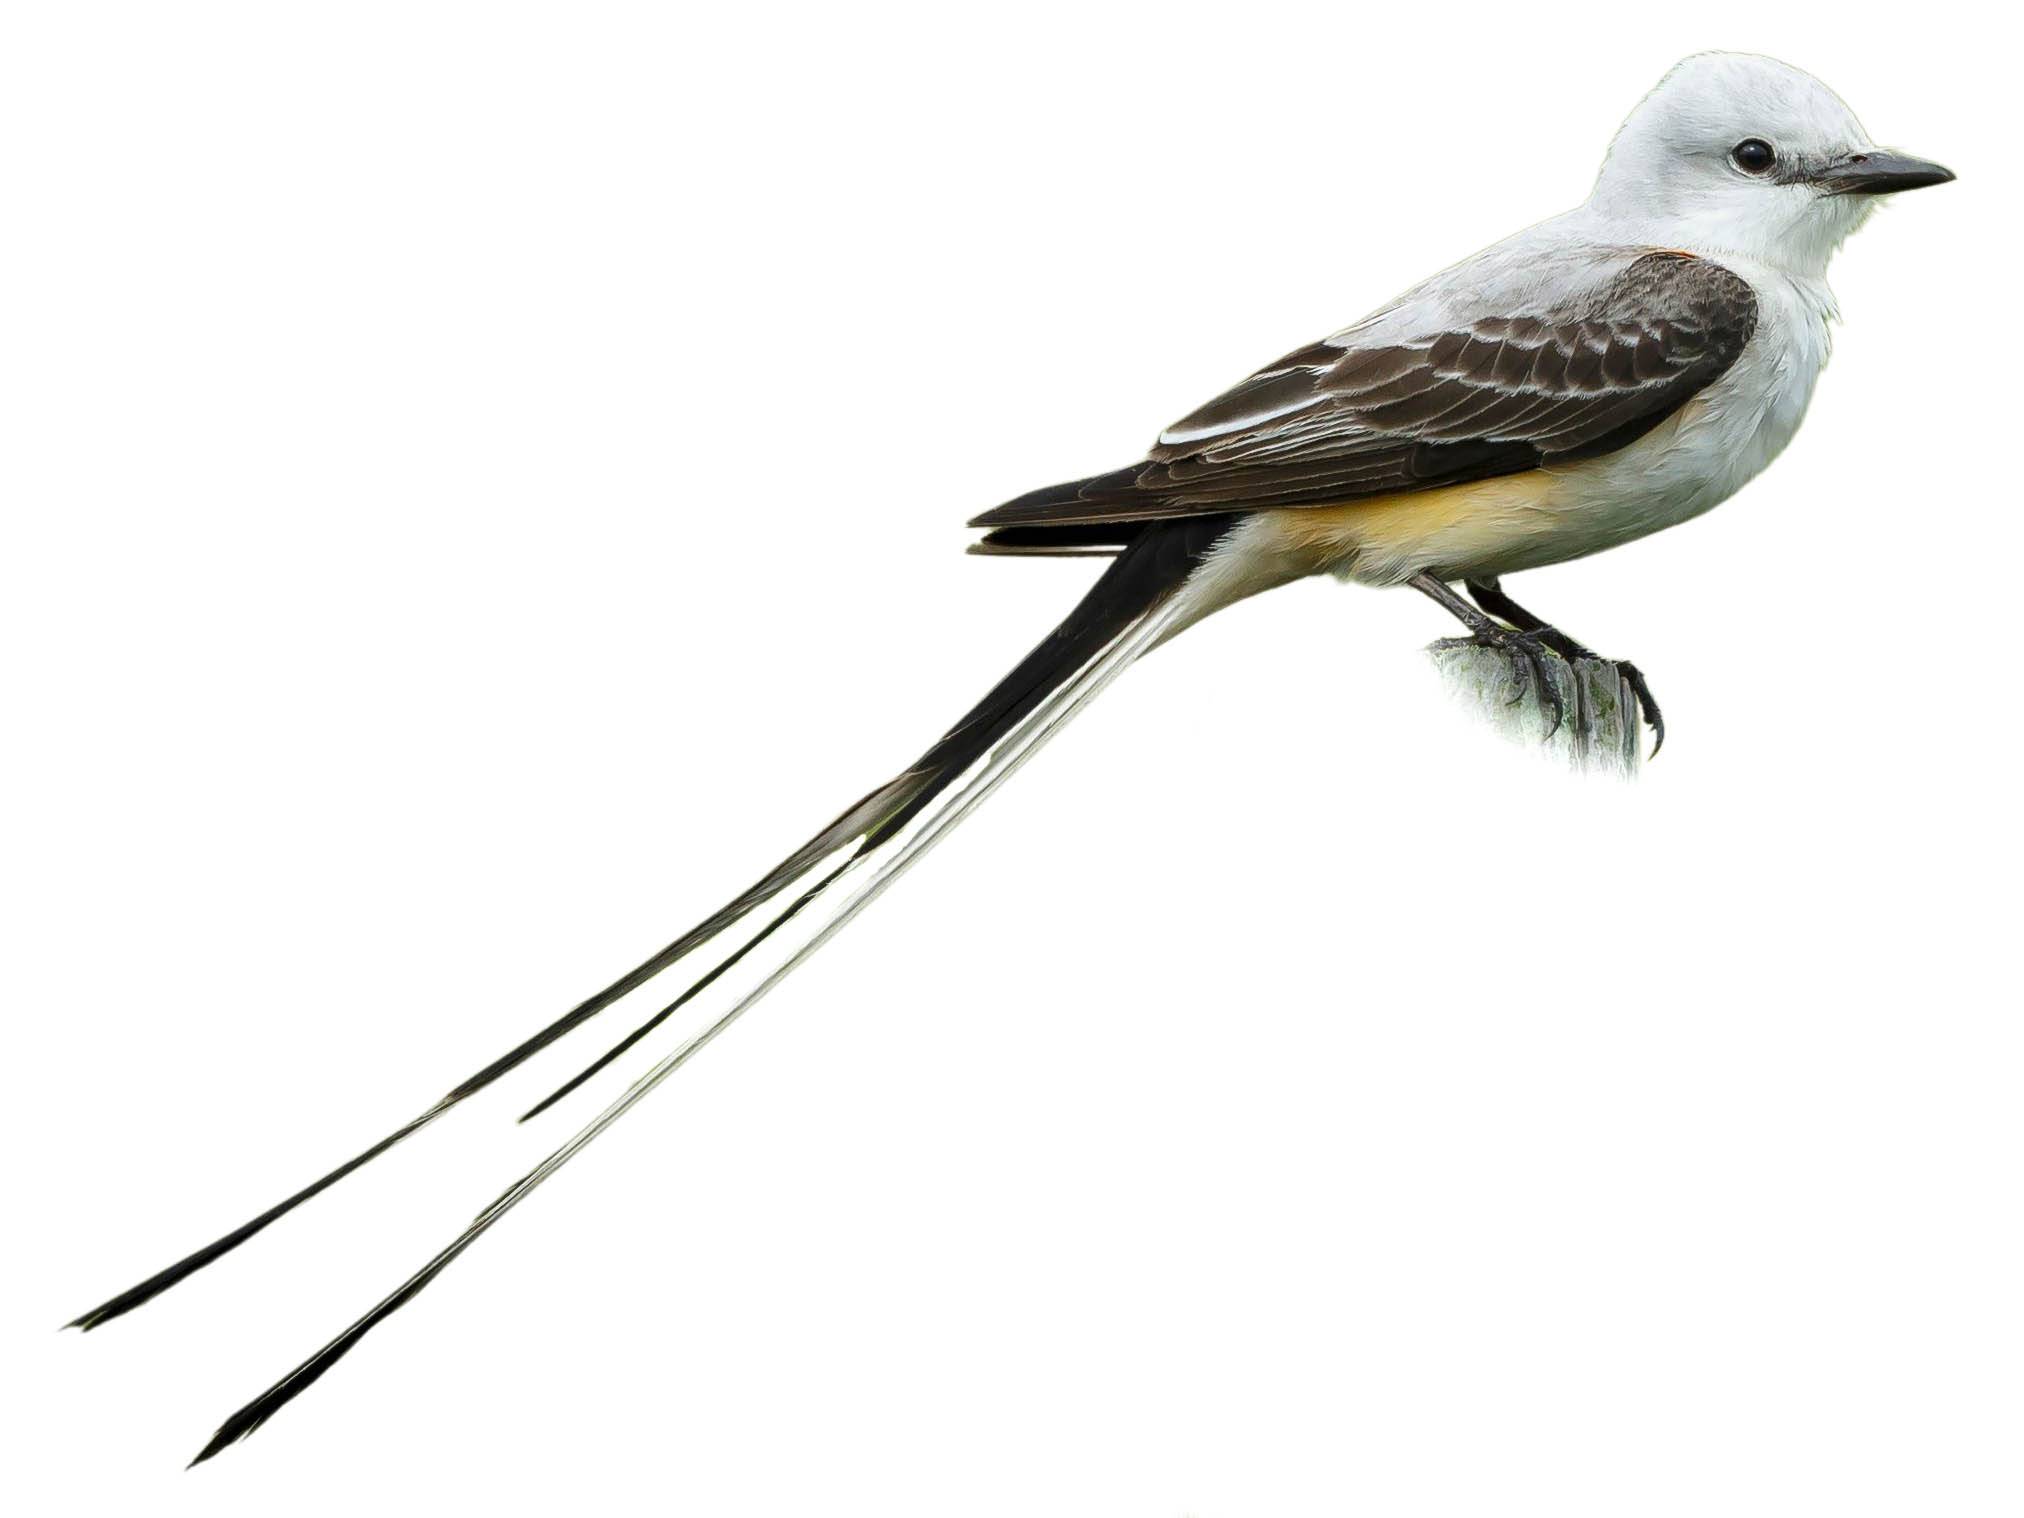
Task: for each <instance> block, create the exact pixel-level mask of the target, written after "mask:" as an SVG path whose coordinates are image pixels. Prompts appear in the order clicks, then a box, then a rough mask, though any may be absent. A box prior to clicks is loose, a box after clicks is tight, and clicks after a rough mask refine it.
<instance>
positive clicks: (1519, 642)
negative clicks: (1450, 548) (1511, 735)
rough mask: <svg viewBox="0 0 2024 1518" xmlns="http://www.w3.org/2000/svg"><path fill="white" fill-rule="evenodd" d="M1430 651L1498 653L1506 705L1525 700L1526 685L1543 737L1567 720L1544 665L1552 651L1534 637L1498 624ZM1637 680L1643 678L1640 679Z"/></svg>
mask: <svg viewBox="0 0 2024 1518" xmlns="http://www.w3.org/2000/svg"><path fill="white" fill-rule="evenodd" d="M1433 647H1434V648H1435V649H1436V650H1437V651H1438V650H1446V649H1451V648H1488V649H1494V650H1495V651H1496V652H1498V653H1501V654H1503V655H1504V657H1505V658H1506V659H1507V660H1509V661H1510V666H1511V684H1512V687H1513V689H1512V693H1511V698H1510V700H1509V702H1508V703H1507V704H1508V705H1511V706H1516V705H1518V704H1519V703H1520V702H1521V701H1523V700H1524V699H1525V689H1526V686H1527V685H1528V684H1529V685H1530V686H1531V688H1532V692H1533V694H1534V695H1536V696H1537V697H1538V698H1539V703H1540V705H1541V706H1542V707H1544V708H1545V710H1546V712H1547V713H1548V715H1549V718H1550V721H1549V724H1548V726H1547V729H1546V736H1547V738H1548V739H1551V738H1552V737H1553V735H1554V734H1556V733H1558V732H1559V731H1560V724H1561V723H1562V722H1564V721H1565V720H1566V718H1567V703H1566V701H1565V700H1564V699H1563V698H1562V697H1561V694H1560V682H1559V681H1558V680H1556V679H1555V678H1554V676H1553V670H1552V668H1551V667H1550V666H1549V665H1548V663H1547V661H1548V660H1549V659H1552V658H1553V657H1554V653H1553V650H1552V649H1551V648H1549V647H1548V646H1547V644H1546V643H1545V642H1544V641H1543V640H1541V639H1540V638H1539V637H1537V636H1536V635H1535V634H1532V633H1528V632H1520V631H1518V630H1517V629H1516V628H1513V627H1505V626H1502V625H1501V624H1500V625H1498V626H1496V627H1493V628H1487V629H1484V630H1482V631H1480V632H1473V633H1471V634H1469V636H1468V637H1466V638H1442V639H1440V640H1439V641H1438V642H1436V643H1435V644H1434V645H1433ZM1639 678H1640V679H1642V678H1643V677H1642V676H1640V677H1639Z"/></svg>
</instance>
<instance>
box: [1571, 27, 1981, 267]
mask: <svg viewBox="0 0 2024 1518" xmlns="http://www.w3.org/2000/svg"><path fill="white" fill-rule="evenodd" d="M1953 177H1954V176H1953V174H1952V173H1950V172H1949V171H1948V170H1946V169H1943V168H1941V167H1940V166H1939V165H1938V164H1936V163H1928V162H1927V161H1925V160H1924V159H1920V158H1913V157H1910V156H1908V155H1906V154H1903V153H1897V152H1893V151H1891V150H1889V149H1885V148H1879V147H1877V146H1876V144H1875V143H1873V142H1871V141H1870V138H1869V134H1868V133H1867V132H1865V131H1864V130H1863V129H1862V123H1861V122H1859V121H1857V120H1856V119H1855V113H1854V112H1853V111H1851V110H1849V108H1848V107H1847V106H1846V105H1844V104H1843V103H1842V101H1841V97H1840V96H1838V95H1836V94H1835V93H1834V91H1832V90H1830V89H1829V88H1828V87H1827V86H1826V85H1824V84H1822V83H1821V82H1820V81H1819V80H1818V79H1815V78H1814V77H1813V76H1812V75H1811V74H1808V73H1804V72H1802V71H1801V70H1799V69H1796V68H1793V67H1791V66H1790V65H1789V64H1784V63H1780V62H1778V61H1777V60H1776V59H1774V58H1761V57H1758V56H1756V55H1755V54H1751V53H1697V54H1695V55H1694V56H1693V57H1691V58H1688V59H1685V60H1684V61H1682V62H1681V63H1679V64H1677V65H1675V66H1674V67H1673V69H1672V71H1671V72H1670V73H1668V74H1667V75H1666V76H1665V78H1663V79H1661V80H1660V81H1659V83H1658V87H1657V88H1655V89H1654V90H1653V91H1652V92H1651V93H1650V94H1649V95H1647V96H1645V98H1644V99H1643V100H1642V101H1640V102H1639V103H1638V107H1637V109H1636V110H1634V111H1632V112H1631V114H1630V117H1629V119H1628V120H1626V121H1625V122H1624V124H1623V126H1622V128H1621V129H1620V130H1619V131H1618V132H1617V135H1616V140H1615V141H1614V142H1613V143H1611V144H1610V149H1609V156H1608V157H1606V158H1605V159H1604V160H1603V164H1602V172H1601V174H1600V175H1598V176H1597V178H1596V182H1595V190H1594V192H1593V193H1592V194H1591V195H1590V196H1589V207H1590V209H1591V210H1593V211H1594V212H1596V213H1598V214H1599V215H1600V216H1601V217H1602V218H1603V219H1604V220H1605V222H1606V223H1607V224H1608V225H1609V226H1611V227H1612V228H1616V229H1620V230H1621V231H1622V232H1624V233H1625V234H1626V235H1628V236H1631V237H1635V238H1637V239H1638V240H1642V241H1649V242H1655V243H1662V244H1666V245H1669V246H1675V247H1683V248H1685V249H1687V250H1689V251H1692V252H1709V253H1716V254H1719V253H1724V252H1727V253H1740V254H1743V255H1746V256H1748V257H1751V258H1756V259H1759V260H1761V261H1762V262H1764V263H1768V264H1771V265H1773V266H1775V267H1778V268H1782V269H1785V270H1788V271H1790V272H1792V273H1795V274H1801V275H1809V276H1818V275H1820V274H1822V273H1824V272H1825V271H1826V268H1827V261H1828V259H1829V258H1831V257H1832V256H1833V254H1834V250H1835V249H1836V248H1838V247H1839V246H1840V245H1841V242H1842V240H1843V239H1844V238H1846V237H1847V236H1848V234H1849V233H1851V232H1853V231H1854V230H1855V229H1856V228H1857V227H1859V226H1861V225H1862V223H1863V222H1864V221H1865V220H1867V219H1868V217H1869V214H1870V212H1871V211H1872V210H1874V209H1875V206H1876V203H1877V200H1878V199H1879V197H1881V196H1884V195H1889V194H1893V193H1895V192H1897V191H1900V190H1914V189H1918V188H1919V187H1920V186H1922V185H1934V184H1945V183H1946V182H1947V181H1948V180H1950V179H1952V178H1953Z"/></svg>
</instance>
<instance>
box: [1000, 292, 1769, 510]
mask: <svg viewBox="0 0 2024 1518" xmlns="http://www.w3.org/2000/svg"><path fill="white" fill-rule="evenodd" d="M1570 304H1571V305H1572V309H1568V310H1565V311H1557V312H1552V313H1548V314H1545V315H1536V316H1512V317H1495V316H1492V317H1479V318H1477V319H1476V320H1473V321H1470V322H1467V323H1457V324H1455V326H1454V328H1453V329H1452V330H1447V331H1437V332H1430V333H1426V334H1424V335H1420V336H1414V337H1411V338H1407V339H1403V340H1394V341H1386V342H1378V343H1359V342H1357V341H1356V340H1355V333H1356V330H1357V329H1352V330H1351V332H1349V333H1344V334H1341V335H1339V336H1338V337H1336V338H1331V339H1329V340H1328V341H1326V342H1321V343H1315V344H1313V345H1311V346H1309V347H1307V348H1302V349H1297V350H1295V351H1294V352H1292V353H1289V354H1287V355H1286V357H1284V358H1282V359H1280V360H1279V361H1278V362H1276V363H1274V364H1270V365H1267V366H1266V367H1265V368H1263V369H1261V370H1259V371H1258V372H1257V373H1256V374H1254V375H1252V376H1251V377H1250V378H1249V379H1246V380H1244V381H1243V382H1242V383H1241V384H1238V385H1236V386H1234V387H1232V388H1231V389H1229V390H1227V391H1225V392H1224V393H1223V394H1222V395H1220V396H1218V397H1217V398H1216V399H1215V400H1212V401H1210V402H1209V403H1208V404H1207V405H1206V406H1203V407H1201V408H1200V409H1198V410H1196V411H1194V412H1192V413H1190V414H1189V415H1188V416H1186V417H1183V418H1182V419H1181V420H1180V421H1178V422H1176V423H1175V424H1174V425H1173V426H1171V427H1169V428H1168V429H1167V430H1166V431H1165V432H1163V433H1162V434H1161V435H1160V439H1159V442H1158V443H1157V444H1155V445H1154V447H1153V448H1152V450H1151V451H1150V452H1149V453H1148V454H1147V456H1146V458H1145V460H1144V461H1143V462H1142V463H1140V464H1137V465H1134V466H1132V467H1131V468H1129V469H1121V470H1116V471H1113V472H1112V473H1110V474H1106V475H1097V476H1094V477H1092V478H1090V479H1087V480H1076V481H1071V482H1069V483H1068V484H1065V485H1057V486H1051V487H1049V488H1048V489H1045V490H1037V491H1034V492H1032V493H1031V494H1029V495H1025V496H1021V497H1019V498H1018V499H1017V500H1014V501H1009V502H1007V503H1006V504H1005V505H1003V506H1000V507H998V508H997V509H995V510H993V511H989V512H986V513H985V514H984V515H982V516H980V517H978V518H976V520H975V521H974V522H972V523H971V525H972V526H974V527H986V528H1014V527H1017V528H1029V529H1030V528H1034V527H1045V526H1050V525H1060V526H1067V525H1086V524H1090V523H1132V522H1140V521H1149V520H1154V519H1158V518H1166V517H1182V516H1195V515H1202V514H1207V513H1212V512H1225V511H1233V510H1254V509H1259V508H1264V507H1281V506H1307V505H1322V504H1329V505H1333V504H1338V503H1341V502H1344V501H1349V500H1354V499H1356V498H1358V497H1361V496H1373V495H1382V494H1389V493H1392V492H1396V491H1400V490H1423V489H1431V488H1434V487H1436V486H1441V485H1449V484H1458V483H1461V482H1464V481H1468V480H1476V479H1484V478H1488V477H1490V476H1492V475H1499V474H1512V473H1516V472H1519V471H1521V470H1525V469H1533V468H1537V467H1539V466H1540V465H1542V464H1548V463H1554V462H1562V461H1571V460H1574V459H1579V458H1586V457H1592V456H1594V455H1596V454H1600V453H1607V452H1610V451H1612V450H1614V449H1616V448H1620V447H1622V446H1624V445H1625V444H1626V443H1629V442H1631V441H1633V440H1634V439H1636V438H1637V437H1640V436H1642V435H1643V434H1644V433H1645V432H1647V431H1649V430H1650V429H1651V428H1653V427H1655V426H1657V425H1658V424H1659V423H1660V422H1661V421H1663V420H1664V419H1665V418H1666V417H1667V416H1669V415H1671V414H1672V413H1673V412H1674V411H1676V410H1677V409H1678V408H1679V407H1680V406H1682V405H1684V404H1685V403H1686V402H1687V401H1688V400H1689V399H1691V398H1692V397H1693V396H1694V395H1695V394H1697V393H1698V392H1699V391H1700V390H1702V389H1703V388H1705V387H1706V386H1707V385H1708V384H1709V383H1711V382H1712V381H1713V380H1715V379H1716V378H1717V377H1718V376H1719V375H1721V374H1722V372H1723V371H1724V370H1726V369H1727V368H1728V367H1729V366H1730V365H1731V364H1733V363H1734V362H1735V361H1736V358H1737V357H1738V355H1740V354H1741V353H1742V351H1743V349H1744V347H1745V345H1747V344H1748V342H1749V340H1750V335H1751V333H1752V332H1753V331H1754V330H1755V327H1756V320H1757V302H1756V297H1755V296H1754V295H1753V294H1752V292H1751V290H1750V287H1749V285H1748V284H1746V283H1745V282H1744V281H1743V280H1742V279H1741V278H1739V277H1738V276H1737V275H1736V274H1734V273H1732V272H1731V271H1730V270H1728V269H1725V268H1723V267H1722V266H1721V265H1719V264H1716V263H1713V262H1710V261H1709V260H1706V259H1702V258H1698V257H1695V256H1693V255H1691V254H1686V253H1674V252H1651V253H1646V254H1643V255H1642V256H1639V257H1637V258H1635V259H1633V260H1632V261H1631V262H1630V263H1629V264H1628V265H1626V266H1625V267H1623V268H1622V269H1621V270H1620V271H1619V272H1618V273H1617V274H1616V275H1615V277H1614V278H1612V279H1611V280H1609V281H1608V282H1607V284H1606V285H1604V286H1603V287H1602V288H1600V289H1599V290H1597V291H1596V292H1595V293H1594V295H1593V296H1592V297H1590V298H1589V299H1587V300H1585V301H1582V302H1580V303H1578V304H1576V303H1570Z"/></svg>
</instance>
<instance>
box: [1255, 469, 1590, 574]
mask: <svg viewBox="0 0 2024 1518" xmlns="http://www.w3.org/2000/svg"><path fill="white" fill-rule="evenodd" d="M1557 483H1558V480H1557V478H1556V477H1555V476H1554V475H1552V474H1549V473H1547V472H1546V471H1545V470H1540V469H1530V470H1527V471H1526V472H1525V473H1523V474H1507V475H1500V476H1498V477H1497V478H1496V479H1491V480H1474V481H1471V482H1470V483H1468V484H1466V485H1444V486H1441V487H1440V488H1439V489H1436V490H1414V491H1400V492H1397V493H1395V494H1392V495H1380V496H1370V497H1367V498H1365V499H1363V500H1356V501H1344V502H1343V503H1341V504H1340V505H1336V506H1302V507H1284V508H1281V509H1279V510H1276V511H1274V512H1273V513H1271V515H1272V518H1273V528H1274V530H1275V532H1276V533H1277V534H1278V535H1279V536H1280V538H1281V541H1282V542H1284V543H1285V545H1286V546H1287V548H1288V549H1289V550H1291V551H1293V552H1296V553H1299V554H1301V555H1303V556H1306V557H1308V558H1310V559H1312V560H1313V561H1314V562H1315V564H1316V567H1317V568H1324V569H1333V568H1337V567H1341V566H1343V565H1344V564H1345V561H1348V562H1349V563H1350V564H1351V565H1352V566H1353V567H1354V568H1357V569H1368V570H1370V571H1374V572H1377V573H1380V574H1382V573H1384V572H1385V570H1386V569H1387V568H1388V567H1389V566H1393V565H1401V566H1403V565H1411V566H1413V567H1414V568H1419V567H1426V566H1431V565H1438V564H1470V563H1475V562H1479V561H1481V560H1484V559H1488V558H1494V557H1496V555H1497V550H1498V549H1499V548H1501V547H1503V546H1504V545H1506V544H1509V543H1511V542H1513V541H1514V540H1517V539H1522V538H1527V537H1530V536H1531V535H1532V534H1533V533H1535V532H1537V531H1538V530H1539V529H1540V528H1541V527H1543V526H1545V525H1546V523H1547V521H1548V520H1550V518H1542V516H1541V515H1540V513H1541V512H1542V511H1545V510H1547V509H1548V499H1547V498H1548V496H1549V495H1550V494H1551V492H1552V490H1553V488H1554V486H1555V485H1556V484H1557ZM1411 572H1412V571H1411V570H1410V569H1409V570H1407V573H1411Z"/></svg>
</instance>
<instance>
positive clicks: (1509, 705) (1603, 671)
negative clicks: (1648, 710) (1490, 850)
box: [1427, 638, 1649, 775]
mask: <svg viewBox="0 0 2024 1518" xmlns="http://www.w3.org/2000/svg"><path fill="white" fill-rule="evenodd" d="M1427 656H1428V657H1429V658H1431V659H1432V660H1433V661H1434V667H1435V668H1437V669H1438V670H1440V672H1441V674H1442V676H1443V677H1444V678H1445V679H1446V680H1447V682H1448V687H1449V689H1451V690H1452V691H1454V693H1455V694H1456V696H1457V697H1459V698H1460V699H1461V700H1462V701H1463V702H1464V703H1465V704H1467V705H1468V706H1469V707H1471V708H1472V709H1474V710H1475V711H1477V712H1479V713H1480V714H1481V715H1482V716H1483V717H1484V718H1485V719H1486V720H1487V721H1488V722H1489V723H1490V725H1491V726H1492V727H1494V728H1496V729H1497V730H1498V731H1500V732H1502V733H1503V734H1504V735H1505V736H1506V737H1508V738H1510V739H1511V740H1512V741H1513V742H1518V743H1524V744H1528V745H1531V746H1534V747H1539V748H1542V749H1544V750H1545V751H1546V752H1548V753H1553V754H1558V755H1559V756H1561V757H1562V758H1564V759H1565V760H1566V761H1567V762H1568V763H1569V764H1570V765H1572V766H1573V767H1574V768H1576V769H1584V770H1605V771H1609V772H1611V773H1614V774H1619V775H1635V774H1636V773H1637V772H1638V769H1639V767H1640V766H1641V765H1642V764H1643V763H1644V753H1645V746H1646V743H1647V742H1648V741H1649V740H1648V739H1647V737H1646V733H1647V731H1648V729H1646V727H1645V725H1644V722H1643V719H1642V716H1641V714H1640V713H1639V711H1638V704H1637V698H1636V697H1635V696H1634V695H1632V693H1631V689H1630V682H1629V681H1627V680H1625V679H1624V678H1623V676H1622V675H1620V674H1618V673H1617V669H1616V666H1615V665H1613V664H1611V663H1609V662H1608V661H1606V660H1603V659H1577V660H1575V661H1574V662H1573V663H1569V662H1568V661H1567V660H1565V659H1563V658H1561V657H1559V656H1558V655H1557V654H1556V655H1552V656H1549V657H1548V658H1547V660H1546V661H1545V662H1546V672H1547V674H1548V675H1549V676H1550V677H1551V678H1552V680H1553V681H1554V683H1555V685H1556V686H1557V687H1558V688H1559V691H1560V701H1561V705H1562V707H1563V709H1564V711H1565V717H1564V719H1563V720H1562V722H1561V724H1560V729H1559V731H1558V732H1552V733H1551V735H1550V736H1549V730H1550V729H1551V728H1552V726H1553V714H1552V709H1551V707H1549V706H1548V705H1547V703H1546V702H1545V701H1544V700H1542V699H1541V697H1540V694H1539V691H1538V689H1537V687H1536V686H1535V685H1534V684H1533V680H1532V676H1531V673H1530V671H1529V669H1528V668H1527V666H1526V665H1525V663H1524V662H1523V661H1522V660H1513V659H1512V658H1511V656H1510V655H1509V654H1507V653H1505V652H1503V651H1502V650H1501V649H1494V648H1485V647H1483V646H1481V645H1480V644H1475V643H1470V642H1468V641H1467V640H1465V639H1447V638H1444V639H1442V640H1441V641H1440V642H1438V643H1432V644H1429V645H1428V646H1427Z"/></svg>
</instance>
